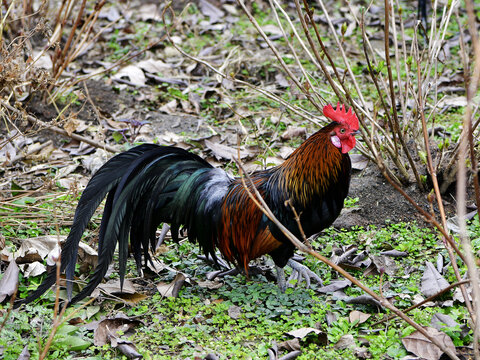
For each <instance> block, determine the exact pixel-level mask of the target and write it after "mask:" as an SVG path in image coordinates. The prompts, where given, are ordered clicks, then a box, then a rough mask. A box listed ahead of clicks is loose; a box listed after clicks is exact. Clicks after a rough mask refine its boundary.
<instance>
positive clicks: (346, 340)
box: [334, 334, 355, 350]
mask: <svg viewBox="0 0 480 360" xmlns="http://www.w3.org/2000/svg"><path fill="white" fill-rule="evenodd" d="M353 347H355V339H354V338H353V335H352V334H346V335H343V336H342V337H341V338H340V340H338V341H337V343H336V344H335V345H334V348H335V349H339V350H343V349H348V348H353Z"/></svg>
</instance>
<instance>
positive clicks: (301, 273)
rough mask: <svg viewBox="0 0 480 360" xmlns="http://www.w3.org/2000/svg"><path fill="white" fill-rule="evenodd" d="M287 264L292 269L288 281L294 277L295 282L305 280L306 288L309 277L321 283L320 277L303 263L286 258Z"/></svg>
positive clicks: (308, 285) (308, 283)
mask: <svg viewBox="0 0 480 360" xmlns="http://www.w3.org/2000/svg"><path fill="white" fill-rule="evenodd" d="M287 265H289V266H290V267H291V268H292V269H293V271H292V275H290V278H289V279H288V282H290V280H293V279H295V280H297V284H299V283H300V282H301V281H302V280H305V283H306V284H307V288H309V287H310V283H311V279H313V280H315V281H316V282H318V283H319V284H320V285H323V283H322V279H320V277H319V276H318V275H317V274H315V273H314V272H313V271H312V270H310V269H309V268H308V267H306V266H305V265H302V264H300V263H299V262H296V261H295V260H293V259H290V260H288V262H287Z"/></svg>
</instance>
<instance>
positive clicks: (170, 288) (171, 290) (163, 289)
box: [157, 273, 186, 298]
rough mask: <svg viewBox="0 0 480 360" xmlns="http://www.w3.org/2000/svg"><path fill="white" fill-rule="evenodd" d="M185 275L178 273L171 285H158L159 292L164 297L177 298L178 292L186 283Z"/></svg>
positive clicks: (161, 283)
mask: <svg viewBox="0 0 480 360" xmlns="http://www.w3.org/2000/svg"><path fill="white" fill-rule="evenodd" d="M185 279H186V278H185V275H183V274H182V273H178V274H177V275H176V276H175V279H173V281H172V282H171V283H170V284H167V283H164V282H160V283H159V284H158V285H157V290H158V292H159V293H160V294H161V295H162V296H164V297H175V298H176V297H177V296H178V292H179V291H180V289H181V288H182V286H183V284H184V283H185Z"/></svg>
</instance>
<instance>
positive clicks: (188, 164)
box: [17, 104, 359, 306]
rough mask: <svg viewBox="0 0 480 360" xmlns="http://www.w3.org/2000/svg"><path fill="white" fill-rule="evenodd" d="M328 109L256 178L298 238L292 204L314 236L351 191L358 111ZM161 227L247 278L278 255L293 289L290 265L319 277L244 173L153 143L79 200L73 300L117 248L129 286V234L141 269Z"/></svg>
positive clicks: (70, 259) (110, 165) (111, 167)
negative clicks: (90, 243)
mask: <svg viewBox="0 0 480 360" xmlns="http://www.w3.org/2000/svg"><path fill="white" fill-rule="evenodd" d="M323 113H324V115H325V116H326V117H327V118H328V119H330V120H331V121H332V122H331V123H330V124H328V125H327V126H325V127H323V128H322V129H320V130H319V131H317V132H316V133H315V134H313V135H312V136H311V137H309V138H308V139H307V140H306V141H305V142H304V143H303V144H302V145H301V146H300V147H299V148H298V149H296V150H295V151H294V152H293V153H292V154H291V155H290V156H289V157H288V158H287V159H286V160H285V162H283V163H282V164H281V165H279V166H276V167H273V168H271V169H267V170H261V171H257V172H254V173H253V174H251V175H250V177H251V179H252V181H253V184H254V185H255V186H256V188H257V189H258V191H259V193H260V194H261V195H262V197H263V198H264V199H265V201H266V203H267V204H268V206H269V207H270V209H271V210H272V211H273V213H274V214H275V216H276V217H277V219H279V220H280V222H282V223H283V224H284V225H285V226H286V227H287V228H288V230H290V232H292V233H293V234H294V235H296V236H297V237H300V236H301V230H300V229H299V226H298V223H297V222H296V220H295V217H294V213H293V211H292V208H291V207H290V206H288V205H287V204H286V201H287V200H289V202H290V204H291V205H292V206H293V208H294V209H295V210H296V211H297V213H298V214H300V223H301V227H302V229H303V232H304V234H305V235H306V236H307V237H308V236H311V235H313V234H316V233H318V232H320V231H321V230H322V229H324V228H326V227H328V226H330V225H331V224H332V223H333V221H334V220H335V219H336V217H337V216H338V215H339V214H340V210H341V209H342V207H343V203H344V199H345V197H346V196H347V194H348V188H349V183H350V171H351V162H350V158H349V156H348V152H349V151H350V150H351V149H352V148H353V147H354V146H355V135H356V134H357V133H358V130H359V124H358V119H357V116H356V115H355V114H354V113H353V112H352V109H349V111H346V109H345V106H343V105H340V104H338V105H337V108H336V109H334V108H333V106H332V105H327V106H325V107H324V109H323ZM251 186H252V185H250V189H249V190H250V191H251V190H252V189H251ZM247 187H248V186H247ZM105 196H106V197H107V199H106V202H105V208H104V211H103V217H102V221H101V224H100V231H99V240H98V264H97V266H96V268H95V270H94V273H93V275H92V276H91V278H90V281H89V282H88V284H87V285H86V286H85V287H84V288H83V289H82V290H81V291H80V292H79V293H78V294H77V295H76V296H75V297H74V298H73V299H72V298H71V294H72V281H73V276H74V271H75V264H76V262H77V253H78V246H79V242H80V240H81V237H82V235H83V232H84V230H85V228H86V226H87V224H88V222H89V221H90V219H91V217H92V215H93V214H94V212H95V210H96V209H97V207H98V206H99V205H100V203H101V201H102V200H103V199H104V198H105ZM160 223H168V224H171V234H172V238H173V240H175V241H178V233H179V229H180V228H181V227H183V228H185V229H186V230H187V233H188V238H189V240H190V241H194V242H197V243H198V244H199V246H200V247H201V248H202V250H203V251H204V253H205V255H206V256H207V257H211V258H213V260H214V261H215V262H216V261H217V260H218V259H217V255H216V249H218V250H219V251H220V253H221V254H222V256H223V257H224V258H225V259H226V260H228V262H230V263H232V264H234V265H235V266H236V268H240V269H244V271H245V272H246V273H247V274H248V266H249V262H250V261H251V260H253V259H255V258H258V257H259V256H261V255H264V254H269V255H270V256H271V257H272V258H273V261H274V263H275V265H276V266H277V278H278V284H279V287H280V288H281V290H285V286H286V283H285V277H284V272H283V267H285V266H286V265H289V266H290V267H292V269H293V270H294V271H296V272H298V273H300V274H302V275H303V277H304V278H305V279H306V280H308V279H309V278H310V275H312V274H313V272H311V271H310V270H309V269H308V268H306V267H305V266H304V265H302V264H300V263H298V262H296V261H294V260H293V259H292V256H293V253H294V245H293V244H292V243H291V242H290V241H289V240H288V239H287V238H286V237H285V235H284V234H283V233H282V232H281V231H280V230H279V228H278V227H277V226H276V225H274V223H273V222H272V221H270V220H269V219H268V218H267V217H266V215H264V214H263V213H262V211H261V210H260V209H259V208H258V207H257V206H256V205H255V203H254V202H253V201H252V199H251V198H250V197H249V194H248V191H247V190H246V188H245V186H244V184H243V183H242V179H241V178H234V177H232V176H230V175H229V174H227V173H226V172H225V171H223V170H222V169H219V168H214V167H213V166H212V165H210V164H209V163H208V162H206V161H205V160H204V159H202V158H200V157H199V156H197V155H195V154H193V153H190V152H188V151H185V150H183V149H180V148H176V147H167V146H158V145H154V144H143V145H139V146H137V147H134V148H132V149H130V150H128V151H126V152H124V153H121V154H119V155H116V156H115V157H113V158H112V159H110V160H109V161H107V162H106V163H105V164H104V165H103V166H102V167H101V168H100V169H99V170H98V171H97V173H96V174H95V175H94V176H93V177H92V178H91V180H90V181H89V183H88V185H87V187H86V188H85V190H84V192H83V194H82V196H81V198H80V200H79V203H78V206H77V209H76V211H75V216H74V220H73V225H72V228H71V231H70V234H69V235H68V238H67V240H66V242H65V244H64V246H63V248H62V252H61V257H60V258H61V265H60V271H61V272H65V274H66V279H67V294H68V297H69V300H70V301H69V303H70V304H73V303H75V302H77V301H79V300H81V299H83V298H84V297H86V296H88V295H90V294H91V293H92V291H93V290H94V289H95V287H96V286H97V285H98V284H99V283H100V282H101V281H102V279H103V277H104V275H105V273H106V272H107V268H108V266H109V264H110V263H111V261H112V258H113V254H114V251H115V248H116V246H117V244H118V251H119V274H120V280H121V283H122V284H123V280H124V275H125V271H126V262H127V257H128V252H129V247H128V239H129V238H130V248H131V251H132V253H133V257H134V259H135V261H136V264H137V268H138V269H141V266H142V254H143V259H144V265H145V266H146V265H147V261H151V258H150V254H149V248H154V247H155V243H156V229H157V227H158V226H159V224H160ZM314 277H316V278H318V277H317V276H316V275H314ZM55 279H56V269H55V268H54V269H51V271H50V272H49V274H48V275H47V277H46V279H45V280H44V282H43V283H42V284H41V285H40V286H39V287H38V288H37V289H36V290H35V291H34V292H32V293H31V294H30V295H29V296H28V297H27V298H25V299H23V300H20V301H19V302H18V303H17V306H18V305H20V304H21V303H28V302H31V301H32V300H34V299H36V298H38V297H39V296H40V295H42V294H43V293H44V292H45V291H46V290H47V289H49V288H50V287H51V286H52V285H53V284H54V283H55Z"/></svg>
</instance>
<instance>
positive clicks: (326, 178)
mask: <svg viewBox="0 0 480 360" xmlns="http://www.w3.org/2000/svg"><path fill="white" fill-rule="evenodd" d="M331 127H332V128H333V126H332V124H330V125H327V126H326V127H324V128H323V129H321V130H319V131H318V132H316V133H315V134H313V135H312V136H311V137H309V138H308V139H307V140H306V141H305V142H304V143H303V144H302V145H301V146H300V147H299V148H298V149H296V150H295V151H294V152H293V153H292V154H291V155H290V156H289V157H288V159H287V160H285V162H284V163H283V164H282V165H280V166H279V167H278V168H276V172H277V173H278V175H280V174H282V175H280V176H278V177H277V180H278V183H277V184H278V185H279V186H280V187H281V188H283V190H286V191H287V193H288V194H289V196H290V197H291V198H293V200H294V201H295V203H297V204H301V205H302V206H308V204H309V202H311V201H315V200H316V199H318V198H319V197H323V196H324V194H325V193H326V192H327V191H328V190H329V189H330V187H331V186H332V185H333V184H335V183H337V182H338V181H341V179H340V174H341V173H342V172H343V171H342V170H345V169H342V167H343V166H345V164H346V162H345V158H348V155H346V154H342V153H341V152H340V151H339V150H338V149H337V148H336V147H335V146H334V145H333V144H332V142H331V140H330V132H331V130H332V129H331ZM347 163H349V162H348V160H347ZM348 170H349V169H348Z"/></svg>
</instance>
